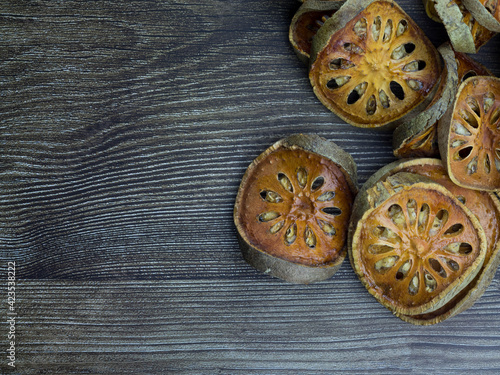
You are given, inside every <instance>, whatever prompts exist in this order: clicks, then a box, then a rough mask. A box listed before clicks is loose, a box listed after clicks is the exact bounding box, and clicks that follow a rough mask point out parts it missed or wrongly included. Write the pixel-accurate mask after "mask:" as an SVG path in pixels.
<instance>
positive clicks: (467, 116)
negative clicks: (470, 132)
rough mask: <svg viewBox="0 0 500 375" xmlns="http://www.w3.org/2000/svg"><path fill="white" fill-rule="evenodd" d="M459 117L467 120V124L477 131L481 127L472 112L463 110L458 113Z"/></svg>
mask: <svg viewBox="0 0 500 375" xmlns="http://www.w3.org/2000/svg"><path fill="white" fill-rule="evenodd" d="M458 115H459V116H460V117H462V118H463V119H464V120H465V122H466V123H467V124H469V125H470V126H472V127H473V128H474V129H477V128H478V127H479V123H478V122H477V117H476V116H474V115H473V114H472V113H471V112H469V111H467V110H463V109H461V110H460V111H459V112H458Z"/></svg>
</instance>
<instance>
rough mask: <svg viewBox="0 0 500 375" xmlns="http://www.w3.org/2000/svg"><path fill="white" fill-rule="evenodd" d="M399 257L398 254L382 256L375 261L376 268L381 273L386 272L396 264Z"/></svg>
mask: <svg viewBox="0 0 500 375" xmlns="http://www.w3.org/2000/svg"><path fill="white" fill-rule="evenodd" d="M398 259H399V257H398V256H397V255H394V256H390V257H386V258H382V259H380V260H378V261H377V262H375V270H376V271H377V272H379V273H385V272H387V271H388V270H390V269H391V268H392V267H394V265H395V264H396V262H397V260H398Z"/></svg>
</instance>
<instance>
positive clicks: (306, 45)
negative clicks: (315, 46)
mask: <svg viewBox="0 0 500 375" xmlns="http://www.w3.org/2000/svg"><path fill="white" fill-rule="evenodd" d="M344 2H345V0H308V1H306V2H305V3H303V4H302V5H301V6H300V8H299V9H298V10H297V12H296V13H295V15H294V16H293V18H292V22H291V23H290V28H289V31H288V39H289V40H290V43H291V45H292V47H293V49H294V51H295V53H296V54H297V56H298V57H299V59H300V60H301V61H302V62H303V63H304V64H307V65H308V64H309V57H310V54H311V43H312V39H313V37H314V35H315V34H316V32H317V31H318V30H319V28H320V27H321V26H322V25H323V23H324V22H325V20H326V19H328V18H330V17H331V16H332V14H333V13H335V12H336V11H337V10H338V9H339V8H340V6H341V5H342V4H344Z"/></svg>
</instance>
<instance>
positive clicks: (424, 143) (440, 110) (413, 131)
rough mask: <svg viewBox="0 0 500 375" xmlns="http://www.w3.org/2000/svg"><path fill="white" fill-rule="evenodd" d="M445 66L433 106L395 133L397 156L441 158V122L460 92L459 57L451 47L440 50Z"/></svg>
mask: <svg viewBox="0 0 500 375" xmlns="http://www.w3.org/2000/svg"><path fill="white" fill-rule="evenodd" d="M438 51H439V53H440V54H441V56H442V57H443V60H444V62H445V64H444V66H445V68H444V70H443V78H441V84H440V87H439V89H438V91H437V93H436V95H435V96H434V99H433V100H432V102H431V103H430V104H429V106H428V107H427V108H426V109H425V110H424V111H423V112H422V113H420V114H418V115H417V116H416V117H415V118H413V119H412V120H410V121H408V122H405V123H403V124H401V125H400V126H398V127H397V128H396V129H395V130H394V135H393V149H394V156H396V157H399V158H404V157H423V156H427V157H433V156H438V155H439V149H438V145H437V125H436V123H437V121H438V120H439V119H440V118H441V117H442V116H443V115H444V113H445V112H446V110H447V109H448V107H449V106H450V105H451V103H452V102H453V100H454V99H455V95H456V92H457V88H458V82H457V80H458V78H457V77H458V72H457V62H456V60H455V53H454V52H453V49H452V48H451V45H450V44H449V43H445V44H443V45H441V46H440V47H439V48H438Z"/></svg>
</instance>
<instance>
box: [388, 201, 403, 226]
mask: <svg viewBox="0 0 500 375" xmlns="http://www.w3.org/2000/svg"><path fill="white" fill-rule="evenodd" d="M388 214H389V218H390V219H391V220H392V222H393V223H394V225H396V226H397V227H398V228H399V229H403V228H404V227H405V226H406V221H405V215H404V213H403V209H402V208H401V206H400V205H399V204H393V205H391V206H390V207H389V209H388Z"/></svg>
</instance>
